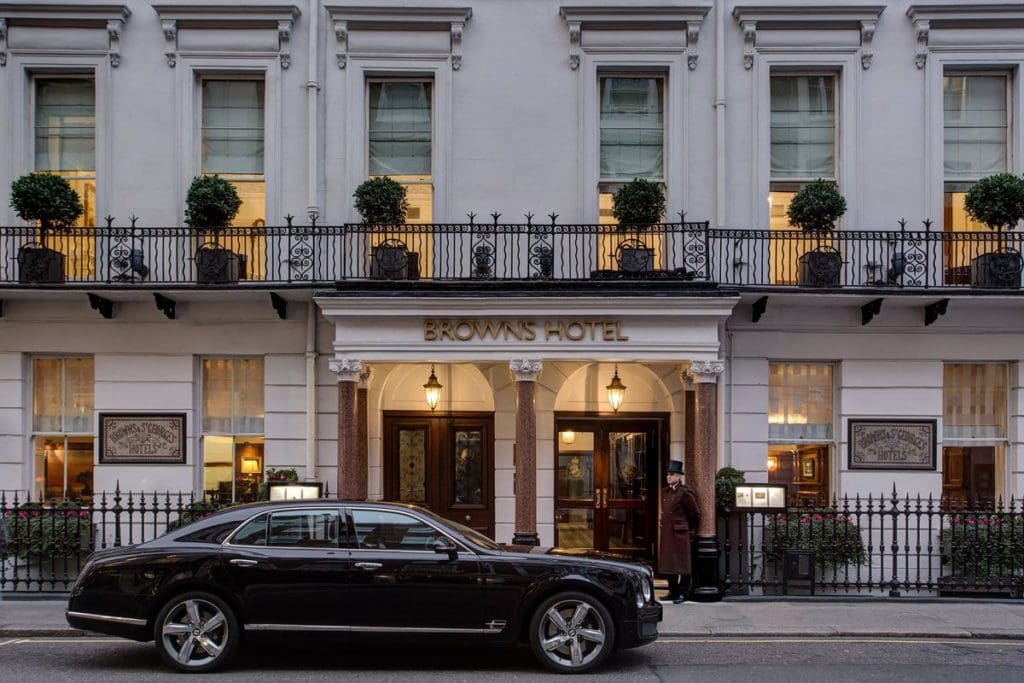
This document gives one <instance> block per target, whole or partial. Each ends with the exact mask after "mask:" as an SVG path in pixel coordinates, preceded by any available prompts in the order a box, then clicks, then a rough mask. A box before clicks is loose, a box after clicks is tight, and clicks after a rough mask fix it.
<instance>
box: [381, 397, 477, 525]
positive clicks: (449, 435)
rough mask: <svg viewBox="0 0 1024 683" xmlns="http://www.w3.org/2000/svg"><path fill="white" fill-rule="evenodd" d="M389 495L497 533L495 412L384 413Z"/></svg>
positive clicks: (459, 521) (386, 487) (385, 488)
mask: <svg viewBox="0 0 1024 683" xmlns="http://www.w3.org/2000/svg"><path fill="white" fill-rule="evenodd" d="M384 497H385V498H386V499H387V500H392V501H400V502H403V503H415V504H417V505H422V506H424V507H426V508H429V509H430V510H432V511H434V512H436V513H437V514H439V515H441V516H442V517H445V518H447V519H450V520H453V521H455V522H458V523H459V524H464V525H466V526H468V527H472V528H473V529H476V530H477V531H480V532H481V533H483V534H485V535H487V536H488V537H489V538H493V537H494V415H493V414H491V413H458V414H453V415H434V414H432V413H384Z"/></svg>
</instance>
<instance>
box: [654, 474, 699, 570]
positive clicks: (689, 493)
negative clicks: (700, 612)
mask: <svg viewBox="0 0 1024 683" xmlns="http://www.w3.org/2000/svg"><path fill="white" fill-rule="evenodd" d="M699 524H700V509H699V508H698V507H697V496H696V495H695V494H694V493H693V489H691V488H690V487H689V486H687V485H685V484H680V485H679V486H677V487H676V489H675V490H672V487H671V486H666V487H665V488H664V489H663V490H662V494H661V530H660V534H659V540H660V543H659V544H658V573H659V574H690V573H692V571H691V569H692V567H691V562H690V539H691V538H692V536H693V534H694V533H696V532H697V527H698V525H699Z"/></svg>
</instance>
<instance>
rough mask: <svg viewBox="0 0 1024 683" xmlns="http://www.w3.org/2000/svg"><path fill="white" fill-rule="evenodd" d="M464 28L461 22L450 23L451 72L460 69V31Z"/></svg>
mask: <svg viewBox="0 0 1024 683" xmlns="http://www.w3.org/2000/svg"><path fill="white" fill-rule="evenodd" d="M465 26H466V24H465V23H463V22H461V21H453V22H452V71H458V70H459V69H461V68H462V29H463V28H465Z"/></svg>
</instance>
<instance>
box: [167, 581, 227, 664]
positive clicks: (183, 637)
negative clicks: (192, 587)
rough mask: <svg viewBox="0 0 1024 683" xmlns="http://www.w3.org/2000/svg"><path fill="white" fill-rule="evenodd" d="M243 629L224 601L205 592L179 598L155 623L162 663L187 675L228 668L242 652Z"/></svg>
mask: <svg viewBox="0 0 1024 683" xmlns="http://www.w3.org/2000/svg"><path fill="white" fill-rule="evenodd" d="M241 631H242V629H241V627H240V626H239V624H238V618H237V617H236V616H235V612H234V610H233V609H231V606H230V605H228V604H227V603H226V602H224V600H222V599H221V598H219V597H217V596H216V595H213V594H212V593H205V592H202V591H193V592H189V593H182V594H181V595H176V596H174V597H173V598H171V599H170V600H168V601H167V604H165V605H164V607H163V609H161V610H160V613H159V614H157V617H156V619H155V620H154V622H153V640H154V641H155V642H156V649H157V652H159V653H160V657H161V659H163V660H164V662H165V663H166V664H167V665H168V666H170V667H171V668H173V669H176V670H178V671H182V672H185V673H193V674H200V673H207V672H209V671H217V670H218V669H222V668H224V667H225V666H227V665H228V663H229V662H230V661H231V659H232V658H233V657H234V656H235V652H236V651H237V650H238V643H239V641H240V640H241V636H242V633H241Z"/></svg>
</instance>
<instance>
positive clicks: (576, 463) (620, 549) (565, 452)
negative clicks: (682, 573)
mask: <svg viewBox="0 0 1024 683" xmlns="http://www.w3.org/2000/svg"><path fill="white" fill-rule="evenodd" d="M556 424H557V437H556V446H555V450H556V466H555V544H556V545H558V546H561V547H565V548H594V549H596V550H607V551H611V552H614V553H619V554H623V555H628V556H630V557H634V558H642V559H650V558H653V557H654V552H655V542H656V530H657V516H658V493H659V491H660V488H659V486H660V485H659V481H660V478H659V472H660V469H661V459H662V458H661V456H662V452H663V450H664V446H665V444H664V441H663V440H664V437H665V435H666V431H665V429H664V428H663V421H662V420H661V419H636V418H628V419H617V418H616V419H611V418H608V419H593V418H567V417H560V418H558V419H557V420H556Z"/></svg>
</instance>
